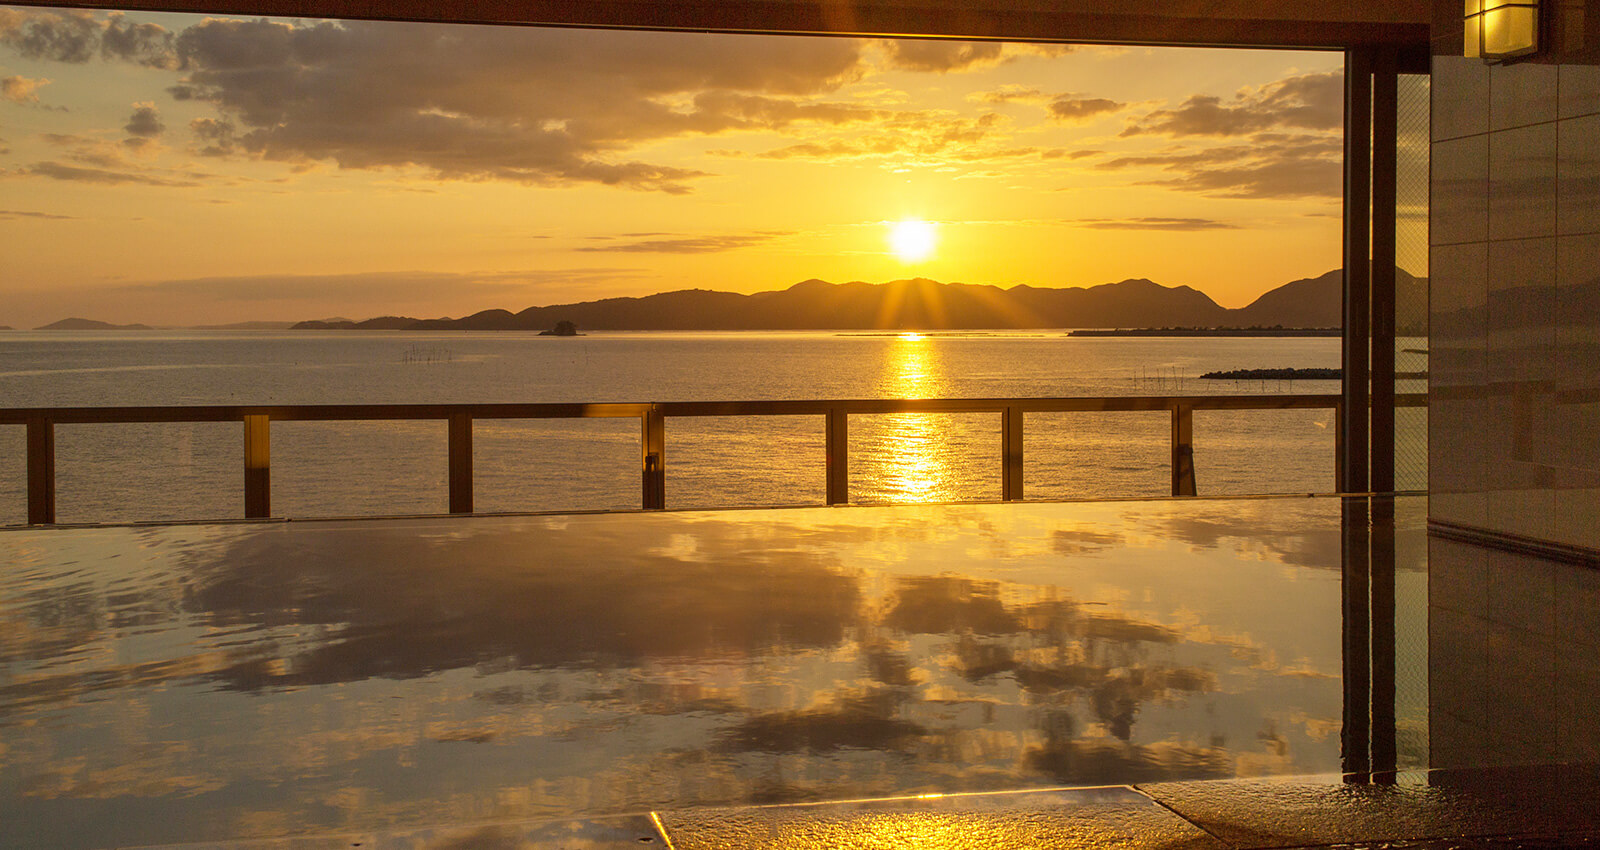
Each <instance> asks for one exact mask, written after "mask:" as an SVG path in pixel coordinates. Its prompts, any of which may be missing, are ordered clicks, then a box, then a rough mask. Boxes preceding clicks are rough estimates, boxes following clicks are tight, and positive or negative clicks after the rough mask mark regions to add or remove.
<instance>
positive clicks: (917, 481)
mask: <svg viewBox="0 0 1600 850" xmlns="http://www.w3.org/2000/svg"><path fill="white" fill-rule="evenodd" d="M881 380H882V387H883V395H884V396H885V397H888V398H941V397H943V396H944V395H945V394H946V391H947V387H946V380H945V375H944V372H943V364H942V362H941V361H940V358H939V356H938V354H937V352H936V351H935V348H934V346H933V344H932V342H931V341H930V340H929V339H928V338H927V337H925V336H924V335H923V334H919V333H905V334H901V335H900V337H899V338H898V339H897V340H896V341H895V344H894V345H893V346H892V347H890V349H889V351H888V353H887V356H886V359H885V360H884V370H883V377H882V379H881ZM949 419H950V415H949V414H939V413H892V414H887V415H883V416H873V417H863V419H862V426H863V427H862V429H861V435H862V439H860V440H858V441H857V442H858V443H859V444H860V445H861V446H862V448H863V449H865V453H864V456H862V457H861V458H860V461H859V462H858V463H853V464H852V466H853V467H854V468H855V469H859V470H860V471H859V472H858V473H853V474H852V478H854V479H855V480H856V485H855V486H856V487H857V488H858V489H860V490H861V491H862V492H861V494H860V497H859V498H860V500H861V501H863V502H940V501H948V500H950V499H952V498H954V496H955V493H954V487H953V477H954V476H953V472H954V470H953V469H952V464H951V459H952V455H953V453H954V446H953V444H952V440H951V426H952V424H953V423H951V422H950V421H949Z"/></svg>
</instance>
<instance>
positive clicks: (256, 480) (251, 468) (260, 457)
mask: <svg viewBox="0 0 1600 850" xmlns="http://www.w3.org/2000/svg"><path fill="white" fill-rule="evenodd" d="M271 430H272V425H271V420H270V418H269V417H268V416H267V415H266V414H265V413H248V414H245V417H244V515H245V518H246V519H260V518H263V517H269V516H272V434H271Z"/></svg>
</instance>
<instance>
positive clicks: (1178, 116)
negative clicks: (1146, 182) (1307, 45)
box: [1122, 71, 1344, 136]
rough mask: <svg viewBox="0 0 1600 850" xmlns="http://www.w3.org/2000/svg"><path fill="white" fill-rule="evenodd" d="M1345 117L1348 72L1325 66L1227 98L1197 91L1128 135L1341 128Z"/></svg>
mask: <svg viewBox="0 0 1600 850" xmlns="http://www.w3.org/2000/svg"><path fill="white" fill-rule="evenodd" d="M1343 121H1344V72H1343V71H1325V72H1322V73H1318V74H1302V75H1300V76H1297V77H1289V78H1288V79H1284V80H1279V81H1277V82H1274V83H1269V84H1267V85H1265V86H1262V87H1260V88H1256V89H1246V90H1244V91H1241V92H1239V93H1238V94H1236V95H1235V96H1234V98H1233V100H1231V101H1228V102H1224V101H1223V99H1222V98H1220V97H1217V96H1215V95H1198V94H1197V95H1193V96H1191V97H1190V98H1189V99H1188V100H1186V101H1184V102H1183V105H1182V106H1180V107H1178V108H1177V109H1158V110H1156V111H1154V112H1151V113H1150V114H1149V115H1146V116H1144V117H1143V118H1141V119H1139V120H1138V121H1137V122H1134V123H1132V124H1130V125H1129V126H1128V127H1127V128H1126V129H1124V130H1123V131H1122V135H1124V136H1138V135H1145V134H1160V135H1167V136H1241V135H1248V134H1250V133H1256V132H1261V131H1264V130H1271V129H1282V128H1290V129H1298V130H1337V129H1338V128H1339V127H1341V126H1342V125H1343Z"/></svg>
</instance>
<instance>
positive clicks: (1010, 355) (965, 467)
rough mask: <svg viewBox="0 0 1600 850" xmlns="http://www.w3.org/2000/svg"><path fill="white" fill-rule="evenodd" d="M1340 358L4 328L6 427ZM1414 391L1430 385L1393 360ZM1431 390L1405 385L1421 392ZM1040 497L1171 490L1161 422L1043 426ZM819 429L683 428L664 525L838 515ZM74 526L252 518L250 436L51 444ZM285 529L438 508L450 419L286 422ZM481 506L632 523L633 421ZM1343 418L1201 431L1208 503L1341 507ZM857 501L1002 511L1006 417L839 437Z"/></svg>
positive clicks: (768, 394) (681, 339) (1166, 371)
mask: <svg viewBox="0 0 1600 850" xmlns="http://www.w3.org/2000/svg"><path fill="white" fill-rule="evenodd" d="M1339 347H1340V342H1339V340H1338V339H1336V338H1182V337H1161V338H1148V337H1073V336H1069V335H1067V333H1066V332H1065V331H1039V332H994V333H984V332H978V333H955V334H925V335H919V334H892V333H891V334H877V333H852V332H840V333H835V332H810V333H804V332H802V333H759V332H740V333H659V332H658V333H620V332H619V333H594V334H589V335H586V336H581V337H574V338H555V337H542V336H538V335H537V334H532V333H520V332H488V333H460V332H453V333H406V332H352V331H330V332H314V331H312V332H305V331H295V332H287V331H284V332H239V331H231V332H224V331H214V332H200V331H138V332H4V333H0V407H5V408H17V407H73V406H114V405H208V404H241V405H268V404H271V405H291V404H410V403H439V404H442V403H507V402H660V401H747V400H771V399H854V398H1018V397H1021V398H1027V397H1066V396H1128V395H1217V394H1251V395H1254V394H1277V393H1289V392H1293V393H1337V392H1338V391H1339V383H1338V382H1337V381H1227V380H1223V381H1218V380H1208V379H1202V378H1200V377H1199V376H1200V375H1201V374H1202V373H1205V372H1208V371H1214V370H1229V369H1252V368H1283V367H1297V368H1313V367H1314V368H1331V367H1337V366H1338V365H1339V350H1340V349H1339ZM1399 348H1400V353H1399V357H1400V365H1399V369H1400V371H1402V372H1420V371H1423V370H1425V369H1426V355H1425V353H1423V352H1422V349H1423V348H1425V341H1422V340H1402V341H1401V343H1400V345H1399ZM1424 388H1425V387H1424V382H1422V381H1415V380H1414V381H1406V382H1402V384H1401V385H1400V387H1399V389H1400V391H1402V392H1421V391H1423V390H1424ZM1424 417H1425V412H1424V411H1423V410H1420V409H1403V410H1401V411H1399V426H1400V427H1399V430H1400V439H1401V445H1400V447H1399V451H1398V455H1399V461H1400V467H1401V468H1400V470H1399V478H1400V481H1399V482H1398V483H1399V486H1400V487H1401V488H1402V489H1420V488H1423V487H1425V486H1426V471H1425V468H1424V463H1425V454H1426V452H1425V448H1424V447H1423V446H1424V444H1423V443H1422V440H1423V439H1424V435H1425V432H1426V423H1425V418H1424ZM1025 426H1026V436H1025V441H1024V442H1025V448H1026V451H1025V464H1024V481H1025V485H1024V486H1025V494H1026V496H1027V497H1028V498H1103V497H1139V496H1160V495H1165V494H1166V493H1167V492H1168V487H1169V482H1168V474H1169V473H1168V462H1169V461H1168V440H1169V433H1168V432H1169V421H1168V415H1167V414H1166V412H1165V411H1153V412H1138V413H1061V414H1053V413H1052V414H1046V413H1037V414H1035V413H1030V414H1027V416H1026V422H1025ZM823 427H824V426H823V421H822V418H821V417H816V416H809V417H792V416H783V417H731V418H729V417H724V418H703V419H689V418H672V419H670V420H668V422H667V431H666V458H667V504H668V507H671V508H687V507H711V506H749V505H803V504H816V503H821V502H822V501H823V497H824V478H823V475H824V464H823V459H824V455H823ZM56 447H57V505H58V511H57V512H58V519H59V520H60V521H62V522H122V521H138V520H163V519H210V518H226V517H238V516H241V515H242V514H243V496H242V484H241V482H242V472H241V426H240V425H239V424H238V423H202V424H192V425H190V424H153V425H62V426H58V427H57V429H56ZM271 448H272V507H273V514H274V515H276V516H294V517H310V516H350V515H384V514H426V513H439V512H443V511H445V510H446V509H447V505H446V494H447V488H446V481H445V475H446V431H445V424H444V423H443V422H441V421H422V422H277V423H274V424H273V426H272V436H271ZM473 449H474V452H473V453H474V458H473V466H474V473H475V479H474V491H475V493H474V495H475V506H476V508H477V509H478V510H479V511H552V510H556V511H559V510H597V509H598V510H609V509H629V508H637V507H638V506H639V504H640V483H639V481H640V479H639V424H638V422H637V421H636V420H629V419H611V420H608V419H583V420H546V421H493V420H480V421H477V422H475V423H474V430H473ZM1333 455H1334V415H1333V411H1332V410H1289V411H1239V412H1225V411H1200V412H1197V413H1196V414H1195V463H1196V469H1197V473H1198V489H1199V492H1200V493H1201V494H1202V495H1220V494H1241V493H1311V492H1327V491H1329V490H1331V489H1332V487H1333ZM849 463H850V479H851V483H850V499H851V501H852V502H856V503H891V502H950V501H970V500H980V501H981V500H993V499H998V498H999V495H1000V474H999V471H1000V440H999V415H998V414H993V413H982V414H894V415H874V416H853V417H852V418H851V421H850V455H849ZM24 470H25V460H24V434H23V429H22V427H21V426H0V525H3V524H17V523H21V522H23V521H24V520H25V516H26V511H25V504H26V503H25V484H24V482H25V475H24Z"/></svg>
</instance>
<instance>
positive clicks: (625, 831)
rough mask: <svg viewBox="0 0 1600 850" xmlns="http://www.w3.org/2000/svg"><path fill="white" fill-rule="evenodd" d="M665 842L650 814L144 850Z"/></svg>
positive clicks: (572, 846)
mask: <svg viewBox="0 0 1600 850" xmlns="http://www.w3.org/2000/svg"><path fill="white" fill-rule="evenodd" d="M666 847H668V844H667V842H666V839H665V837H664V836H663V835H662V834H661V831H660V830H659V829H657V828H656V822H655V820H654V818H652V817H651V816H650V815H623V816H619V817H607V818H593V819H587V820H570V821H537V822H533V821H528V822H508V823H488V824H472V825H466V826H460V825H458V826H437V827H427V828H422V829H410V830H395V831H381V832H363V833H348V834H340V835H320V836H303V837H294V838H277V839H265V840H260V841H237V842H219V843H211V844H169V845H160V846H159V847H155V846H152V847H147V848H145V850H650V848H666Z"/></svg>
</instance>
